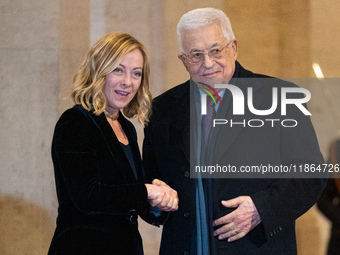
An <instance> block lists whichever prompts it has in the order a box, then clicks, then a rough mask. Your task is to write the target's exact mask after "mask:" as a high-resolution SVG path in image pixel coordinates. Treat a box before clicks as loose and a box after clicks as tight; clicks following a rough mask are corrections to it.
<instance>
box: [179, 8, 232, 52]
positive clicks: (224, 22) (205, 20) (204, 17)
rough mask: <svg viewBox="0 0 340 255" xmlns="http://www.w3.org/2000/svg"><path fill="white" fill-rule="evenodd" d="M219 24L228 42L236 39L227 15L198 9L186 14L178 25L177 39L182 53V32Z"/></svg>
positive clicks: (214, 10) (212, 9)
mask: <svg viewBox="0 0 340 255" xmlns="http://www.w3.org/2000/svg"><path fill="white" fill-rule="evenodd" d="M213 24H219V25H220V26H221V28H222V32H223V35H224V36H225V38H227V39H228V41H230V40H233V39H235V35H234V32H233V30H232V28H231V24H230V21H229V19H228V17H227V16H226V15H225V13H224V12H223V11H221V10H218V9H215V8H210V7H209V8H198V9H194V10H191V11H189V12H187V13H185V14H184V15H183V16H182V18H181V19H180V21H179V22H178V24H177V38H178V44H179V48H180V51H181V52H183V42H182V30H183V29H197V28H201V27H206V26H209V25H213Z"/></svg>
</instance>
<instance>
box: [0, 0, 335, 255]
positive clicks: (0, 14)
mask: <svg viewBox="0 0 340 255" xmlns="http://www.w3.org/2000/svg"><path fill="white" fill-rule="evenodd" d="M210 2H211V1H208V0H199V1H195V0H186V1H183V0H164V1H158V0H143V1H139V0H127V1H118V0H115V1H112V0H72V1H67V0H50V1H44V0H29V1H27V0H11V1H8V0H5V1H1V2H0V23H1V24H2V25H1V26H0V78H1V79H0V81H1V82H0V86H1V94H0V117H1V122H0V144H1V147H0V162H1V168H0V226H1V227H0V254H4V255H7V254H46V252H47V249H48V246H49V241H50V238H51V236H52V234H53V229H54V221H55V217H56V210H57V201H56V195H55V187H54V177H53V168H52V164H51V159H50V144H51V137H52V133H53V128H54V125H55V122H56V120H57V119H58V117H59V115H60V114H61V112H62V111H64V110H65V109H67V108H68V107H70V106H71V105H72V102H71V101H70V99H69V98H68V94H69V91H70V86H71V83H72V77H73V75H74V73H75V71H76V68H77V66H78V65H79V64H80V62H81V60H82V59H83V58H84V56H85V54H86V52H87V50H88V47H89V45H92V44H93V43H94V42H95V41H96V40H97V39H99V38H100V37H101V36H102V35H104V34H105V33H107V32H110V31H122V32H128V33H131V34H132V35H134V36H135V37H136V38H138V39H139V40H140V41H141V42H143V43H144V44H145V46H146V47H147V50H148V52H149V57H150V62H151V68H152V70H151V71H152V77H151V81H152V92H153V94H154V95H158V94H160V93H162V92H163V91H165V90H167V89H169V88H171V87H173V86H175V85H177V84H179V83H182V82H183V81H185V80H186V79H188V74H187V73H186V71H185V69H184V68H183V66H182V64H181V62H180V60H179V59H178V58H177V54H178V53H179V49H178V46H177V38H176V25H177V22H178V20H179V19H180V17H181V16H182V15H183V14H184V13H185V12H187V11H189V10H191V9H193V8H197V7H207V6H212V7H216V8H220V9H222V10H224V11H225V12H226V13H227V15H228V16H229V17H230V20H231V23H232V26H233V29H234V33H235V36H236V38H237V40H238V47H239V54H238V59H239V61H240V62H241V64H242V65H243V66H244V67H245V68H248V69H250V70H252V71H255V72H259V73H264V74H268V75H273V76H277V77H282V78H285V77H300V78H307V77H314V73H313V70H312V63H313V62H318V63H319V64H320V66H321V67H322V69H323V71H324V74H325V76H326V77H339V76H340V72H339V64H340V52H339V51H340V49H339V47H337V46H338V45H337V44H338V42H339V39H340V38H339V36H340V33H339V32H340V31H339V30H340V18H339V17H338V15H337V12H338V10H339V8H340V3H339V1H336V0H325V1H317V0H303V1H293V0H288V1H276V0H256V1H248V0H230V1H223V0H217V1H213V2H212V3H210ZM314 92H315V94H322V93H324V91H323V90H322V89H321V91H320V88H317V90H315V91H312V95H313V94H314ZM328 92H329V94H331V95H337V94H338V93H339V92H340V91H338V90H337V88H331V89H330V90H329V91H328ZM324 99H325V100H324V101H323V102H324V103H323V104H322V103H317V102H315V103H312V102H311V104H310V108H311V109H313V110H315V113H316V114H315V115H314V116H313V120H314V121H315V123H314V124H315V128H316V130H317V133H318V136H319V139H320V145H321V148H322V151H323V152H324V155H325V156H327V152H326V149H327V145H328V143H329V141H330V140H331V139H333V138H334V137H335V136H336V131H337V130H339V128H340V126H339V125H340V122H339V121H338V119H339V117H340V116H337V115H334V114H333V115H330V116H331V117H329V118H327V119H325V118H323V116H329V115H325V114H326V113H327V112H329V111H328V110H329V108H330V107H333V108H335V107H336V106H337V97H334V96H333V97H327V95H326V94H325V96H324ZM328 99H330V100H328ZM329 101H331V102H329ZM312 112H314V111H312ZM330 118H331V119H332V121H333V122H329V121H330ZM134 123H135V124H136V127H137V131H138V135H139V140H140V142H141V141H142V138H143V132H142V128H141V126H140V125H139V124H137V123H136V122H134ZM328 227H329V224H328V222H327V220H326V219H325V218H323V217H322V216H321V215H320V214H319V212H318V211H317V209H316V208H312V209H311V210H310V211H309V212H308V213H307V214H305V215H304V216H303V217H301V218H300V219H299V220H298V225H297V234H298V248H299V255H304V254H308V255H314V254H315V255H320V254H324V250H325V244H326V240H327V238H328V236H327V234H328ZM140 228H141V233H142V236H143V240H144V246H145V254H157V249H158V242H159V237H160V233H161V229H157V228H154V227H152V226H149V225H146V224H145V223H142V222H141V226H140ZM306 230H307V231H306Z"/></svg>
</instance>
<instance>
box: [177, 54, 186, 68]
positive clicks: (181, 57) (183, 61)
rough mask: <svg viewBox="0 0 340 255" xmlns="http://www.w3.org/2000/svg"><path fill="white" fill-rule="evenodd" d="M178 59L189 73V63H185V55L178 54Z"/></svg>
mask: <svg viewBox="0 0 340 255" xmlns="http://www.w3.org/2000/svg"><path fill="white" fill-rule="evenodd" d="M177 56H178V58H179V59H180V60H181V61H182V63H183V65H184V66H185V69H187V71H188V72H189V66H188V63H187V62H186V61H185V60H186V59H185V58H184V56H183V54H178V55H177Z"/></svg>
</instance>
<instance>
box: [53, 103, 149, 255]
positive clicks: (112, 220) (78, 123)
mask: <svg viewBox="0 0 340 255" xmlns="http://www.w3.org/2000/svg"><path fill="white" fill-rule="evenodd" d="M118 121H119V123H120V124H121V126H122V128H123V129H124V131H125V133H126V135H127V137H128V140H129V144H130V146H131V150H132V154H133V157H134V160H135V166H136V169H137V173H138V177H139V178H138V180H137V179H136V177H135V174H134V172H133V170H132V168H131V166H130V163H129V161H128V159H127V157H126V156H125V154H124V151H123V149H122V147H121V145H120V143H119V141H118V139H117V137H116V136H115V134H114V132H113V130H112V128H111V126H110V124H109V123H108V121H107V119H106V117H105V115H104V114H101V115H99V116H96V115H95V114H93V113H91V112H89V111H87V110H85V109H84V108H83V107H82V106H80V105H76V106H74V107H73V108H71V109H69V110H67V111H66V112H64V113H63V114H62V116H61V117H60V119H59V121H58V122H57V124H56V127H55V131H54V136H53V142H52V159H53V164H54V172H55V181H56V189H57V196H58V201H59V209H58V218H57V228H56V231H55V234H54V236H53V239H52V243H51V247H50V251H49V254H141V253H142V242H141V238H140V235H139V233H138V227H137V215H140V216H142V217H143V218H148V217H147V214H148V211H149V208H150V206H149V203H148V199H147V190H146V187H145V185H144V177H143V176H144V174H143V168H142V161H141V156H140V152H139V149H138V145H137V135H136V131H135V128H134V126H133V125H132V123H131V122H129V121H128V120H127V119H126V118H125V117H124V116H123V115H122V114H120V116H119V118H118Z"/></svg>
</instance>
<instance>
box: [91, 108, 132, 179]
mask: <svg viewBox="0 0 340 255" xmlns="http://www.w3.org/2000/svg"><path fill="white" fill-rule="evenodd" d="M89 114H90V117H91V118H92V120H93V122H94V123H95V125H96V126H97V128H98V129H99V130H100V132H101V133H102V135H103V139H104V140H105V143H106V146H107V147H108V149H109V151H110V154H111V156H112V158H113V160H114V161H115V163H116V164H117V166H120V167H119V170H120V171H123V176H125V177H126V180H129V181H131V180H136V177H135V175H134V173H133V170H132V168H131V165H130V163H129V161H128V159H127V157H126V155H125V153H124V151H123V149H122V147H121V145H120V142H119V141H118V139H117V137H116V135H115V133H114V131H113V130H112V127H111V126H110V124H109V122H108V121H107V120H106V117H105V115H104V113H102V114H101V115H99V116H96V115H94V114H91V113H89ZM118 120H119V122H120V123H121V125H122V126H123V129H124V132H126V135H127V137H128V139H129V143H130V141H131V140H133V139H131V134H130V132H129V130H128V129H127V128H126V125H125V124H124V121H126V120H125V118H124V116H122V114H121V113H120V114H119V119H118ZM136 167H137V168H138V166H137V165H136ZM127 169H129V171H126V170H127ZM117 170H118V169H117Z"/></svg>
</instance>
